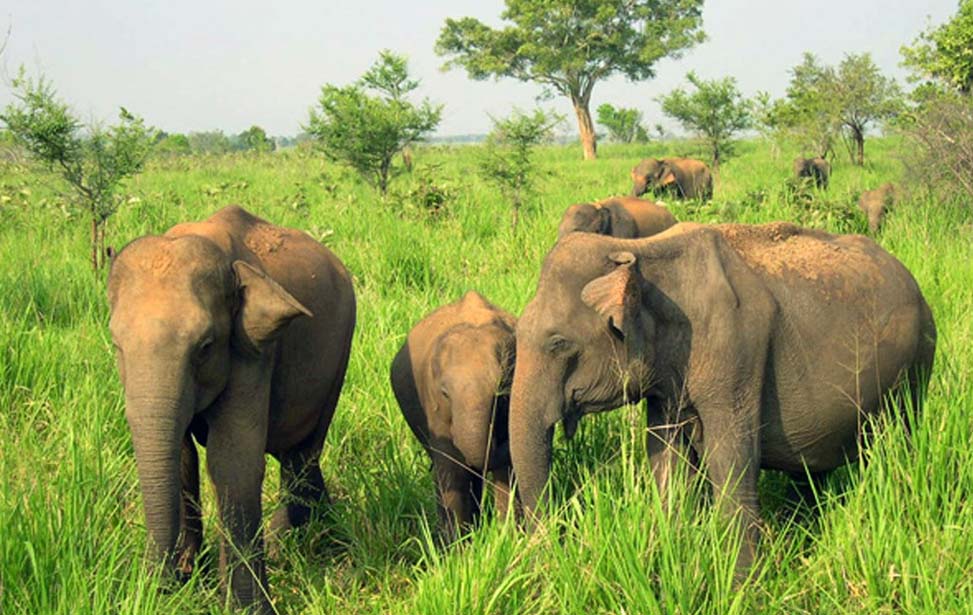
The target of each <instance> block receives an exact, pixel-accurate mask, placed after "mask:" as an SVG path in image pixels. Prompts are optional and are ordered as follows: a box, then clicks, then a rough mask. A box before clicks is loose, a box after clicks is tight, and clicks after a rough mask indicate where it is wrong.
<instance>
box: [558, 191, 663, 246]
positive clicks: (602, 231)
mask: <svg viewBox="0 0 973 615" xmlns="http://www.w3.org/2000/svg"><path fill="white" fill-rule="evenodd" d="M675 223H676V218H675V216H673V215H672V214H671V213H670V212H669V210H668V209H666V208H665V207H664V206H662V205H659V204H658V203H653V202H652V201H646V200H644V199H638V198H635V197H631V196H620V197H614V198H611V199H605V200H603V201H598V202H597V203H579V204H576V205H571V206H570V207H568V208H567V209H566V210H565V212H564V216H563V217H562V218H561V224H560V225H559V226H558V229H557V237H558V239H560V238H561V237H564V236H565V235H567V234H568V233H575V232H582V233H598V234H599V235H611V236H612V237H619V238H628V239H635V238H637V237H651V236H652V235H655V234H656V233H661V232H662V231H664V230H666V229H667V228H669V227H670V226H672V225H674V224H675Z"/></svg>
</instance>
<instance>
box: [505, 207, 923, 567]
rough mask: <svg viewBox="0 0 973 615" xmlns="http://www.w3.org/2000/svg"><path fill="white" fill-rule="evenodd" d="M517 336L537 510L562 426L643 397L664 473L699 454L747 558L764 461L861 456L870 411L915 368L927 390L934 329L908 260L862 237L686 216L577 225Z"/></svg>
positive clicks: (526, 476)
mask: <svg viewBox="0 0 973 615" xmlns="http://www.w3.org/2000/svg"><path fill="white" fill-rule="evenodd" d="M516 337H517V369H516V372H515V374H514V381H513V386H512V390H511V398H510V453H511V459H512V461H513V469H514V472H515V474H516V475H517V483H518V493H519V496H520V501H521V504H522V506H523V507H524V510H525V513H526V514H527V515H528V520H535V519H536V516H535V515H533V514H532V513H534V511H536V510H537V509H538V508H539V507H541V506H542V504H543V500H542V493H543V491H544V487H545V484H546V483H547V480H548V475H549V468H550V461H551V439H552V434H553V428H554V425H555V424H556V423H558V422H560V421H563V422H564V426H565V433H566V434H568V435H570V434H571V433H573V431H574V428H575V426H576V424H577V421H578V419H579V418H580V417H581V416H582V415H584V414H587V413H592V412H600V411H604V410H610V409H612V408H616V407H618V406H621V405H622V404H623V403H625V402H626V401H631V402H635V401H638V400H641V399H646V400H648V402H647V404H646V406H647V412H648V426H649V429H650V431H649V441H648V449H649V455H650V462H651V466H652V471H653V473H654V476H655V479H656V482H657V485H658V487H659V489H660V490H661V491H662V492H664V491H665V489H666V486H667V484H668V483H669V480H670V476H671V473H672V471H673V468H674V466H675V464H676V462H677V461H678V460H680V459H686V458H687V456H689V457H691V456H692V455H693V454H695V455H698V456H699V458H701V459H702V460H703V461H704V463H705V470H706V473H707V476H708V479H709V481H710V482H711V483H712V486H713V489H714V492H715V493H717V494H719V493H723V494H724V495H723V497H721V498H719V499H718V501H719V502H720V505H721V508H722V510H723V511H724V512H725V513H727V514H728V515H730V516H732V517H733V518H734V519H737V522H738V523H740V529H741V531H744V532H745V541H744V547H743V549H742V551H741V553H740V557H739V560H738V571H742V570H745V569H746V568H747V567H748V565H749V564H750V562H751V561H752V559H753V555H754V548H755V545H756V542H757V538H758V519H759V510H758V500H757V474H758V470H759V469H760V468H773V469H777V470H783V471H786V472H792V473H798V474H804V472H805V471H809V472H812V473H817V472H823V471H828V470H831V469H833V468H836V467H838V466H840V465H842V464H844V463H845V461H846V460H851V459H855V458H857V456H858V453H859V444H860V437H861V435H862V415H863V414H865V415H870V414H874V413H876V412H878V411H879V409H880V407H882V404H881V400H882V398H883V396H884V395H886V394H887V393H889V392H890V391H893V390H895V391H897V392H901V390H900V389H899V388H898V387H899V385H900V384H902V383H903V382H907V383H908V384H909V385H910V388H909V389H908V390H910V391H912V392H913V393H914V394H915V395H916V398H918V396H919V395H920V394H921V393H922V392H923V391H924V388H925V383H926V377H927V376H928V374H929V371H930V370H931V368H932V362H933V355H934V352H935V340H936V329H935V325H934V323H933V318H932V314H931V313H930V311H929V307H928V306H927V304H926V302H925V300H924V299H923V296H922V294H921V292H920V291H919V288H918V286H917V284H916V281H915V280H914V279H913V278H912V275H911V274H910V273H909V272H908V271H907V270H906V269H905V267H903V266H902V264H901V263H899V262H898V261H897V260H896V259H895V258H894V257H892V256H891V255H890V254H888V253H887V252H885V251H884V250H882V248H881V247H880V246H878V245H877V244H876V243H875V242H873V241H872V240H870V239H868V238H866V237H862V236H857V235H848V236H836V235H829V234H826V233H823V232H818V231H814V230H809V229H801V228H799V227H796V226H794V225H791V224H786V223H776V224H771V225H764V226H747V225H722V226H704V225H697V224H678V225H676V226H675V227H673V228H671V229H669V230H668V231H665V232H664V233H661V234H659V235H656V236H654V237H650V238H648V239H637V240H620V239H613V238H610V237H604V236H599V235H591V234H587V233H576V234H574V235H571V236H568V237H565V238H564V239H563V240H561V241H560V242H558V243H557V244H556V245H555V247H554V248H553V249H552V250H551V252H550V253H549V254H548V256H547V258H546V259H545V261H544V266H543V269H542V271H541V275H540V280H539V282H538V286H537V292H536V294H535V295H534V297H533V299H532V300H531V301H530V303H529V304H528V305H527V307H526V308H525V309H524V311H523V314H522V315H521V317H520V319H519V321H518V323H517V330H516ZM686 447H690V448H691V450H686ZM687 453H688V455H687ZM738 513H739V515H738Z"/></svg>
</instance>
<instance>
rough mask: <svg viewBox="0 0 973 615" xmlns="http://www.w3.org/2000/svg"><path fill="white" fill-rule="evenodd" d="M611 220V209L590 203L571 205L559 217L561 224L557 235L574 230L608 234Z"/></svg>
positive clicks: (561, 235) (559, 236) (562, 235)
mask: <svg viewBox="0 0 973 615" xmlns="http://www.w3.org/2000/svg"><path fill="white" fill-rule="evenodd" d="M611 222H612V220H611V211H610V210H609V209H608V208H605V207H600V206H598V205H592V204H590V203H579V204H576V205H571V206H570V207H568V208H567V210H565V212H564V217H563V218H561V224H560V225H559V226H558V228H557V237H558V239H560V238H561V237H564V236H565V235H567V234H568V233H574V232H581V233H599V234H601V235H610V234H611Z"/></svg>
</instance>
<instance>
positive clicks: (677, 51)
mask: <svg viewBox="0 0 973 615" xmlns="http://www.w3.org/2000/svg"><path fill="white" fill-rule="evenodd" d="M702 6H703V2H702V0H638V1H632V0H601V1H589V2H575V1H573V0H506V9H505V10H504V11H503V12H502V13H501V15H500V16H501V18H502V19H504V20H505V21H507V22H509V25H506V26H504V27H502V28H499V29H494V28H491V27H489V26H487V25H486V24H484V23H483V22H481V21H479V20H477V19H474V18H472V17H464V18H462V19H447V20H446V24H445V25H444V26H443V29H442V30H441V32H440V34H439V39H438V40H437V41H436V52H437V53H438V54H440V55H443V56H448V57H449V60H448V61H447V62H446V67H448V68H453V67H461V68H464V69H466V71H467V73H468V74H469V76H470V77H471V78H472V79H486V78H488V77H497V78H499V77H513V78H514V79H518V80H520V81H530V82H534V83H538V84H540V85H542V86H544V88H545V92H547V93H548V94H551V93H552V92H556V93H558V94H560V95H562V96H566V97H568V98H570V99H571V102H572V104H573V105H574V108H575V111H576V113H577V115H578V128H579V131H580V135H581V140H582V144H583V145H584V147H585V158H594V157H595V145H596V144H595V134H594V127H593V125H592V122H591V114H590V112H589V108H588V107H589V102H590V99H591V92H592V89H593V88H594V85H595V83H597V82H598V81H600V80H602V79H605V78H607V77H608V76H610V75H612V74H614V73H621V74H623V75H625V76H626V77H627V78H628V79H630V80H632V81H642V80H645V79H650V78H652V77H654V76H655V64H656V62H658V61H659V60H660V59H662V58H665V57H673V58H676V57H679V56H680V55H681V53H682V52H683V51H684V50H686V49H688V48H690V47H692V46H693V45H696V44H697V43H699V42H701V41H702V40H703V39H704V34H703V31H702V17H701V16H702Z"/></svg>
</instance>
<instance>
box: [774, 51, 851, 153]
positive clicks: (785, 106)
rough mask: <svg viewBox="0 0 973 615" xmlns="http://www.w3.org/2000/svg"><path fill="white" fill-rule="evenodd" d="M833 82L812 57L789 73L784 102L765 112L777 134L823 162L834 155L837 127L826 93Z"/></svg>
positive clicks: (826, 69) (808, 55)
mask: <svg viewBox="0 0 973 615" xmlns="http://www.w3.org/2000/svg"><path fill="white" fill-rule="evenodd" d="M833 80H834V71H833V69H831V68H829V67H827V66H824V65H822V64H820V63H819V62H818V59H817V57H816V56H815V55H814V54H812V53H805V54H804V59H803V61H802V62H801V63H800V64H798V65H797V66H795V67H794V68H793V69H791V80H790V83H789V84H788V86H787V94H786V98H785V99H784V100H781V101H778V102H777V103H774V104H772V105H771V106H769V108H768V112H769V116H768V117H770V118H772V121H773V122H774V123H775V124H776V126H777V130H778V134H779V135H780V136H786V137H790V138H794V139H796V140H797V141H798V142H799V144H800V146H801V149H802V154H812V155H814V156H820V157H822V158H827V157H829V156H831V155H833V154H834V142H835V140H837V139H838V137H839V134H840V131H841V126H840V124H839V123H838V118H837V115H836V114H835V112H834V105H833V104H832V101H831V99H830V93H829V91H828V89H829V87H830V86H829V85H828V84H830V83H831V82H832V81H833Z"/></svg>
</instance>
